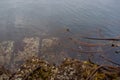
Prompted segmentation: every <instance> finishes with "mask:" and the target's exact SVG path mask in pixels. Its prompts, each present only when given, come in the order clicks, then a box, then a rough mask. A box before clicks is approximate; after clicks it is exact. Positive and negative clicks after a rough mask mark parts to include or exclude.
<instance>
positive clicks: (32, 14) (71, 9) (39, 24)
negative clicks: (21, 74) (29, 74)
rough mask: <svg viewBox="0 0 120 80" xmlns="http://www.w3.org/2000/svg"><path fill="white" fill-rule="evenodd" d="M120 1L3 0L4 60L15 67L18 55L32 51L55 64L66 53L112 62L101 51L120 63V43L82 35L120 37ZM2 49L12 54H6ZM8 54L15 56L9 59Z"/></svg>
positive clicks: (0, 5) (0, 16)
mask: <svg viewBox="0 0 120 80" xmlns="http://www.w3.org/2000/svg"><path fill="white" fill-rule="evenodd" d="M119 4H120V1H116V0H36V1H34V0H9V1H8V0H0V40H1V42H0V43H1V44H0V45H1V46H2V47H1V51H0V52H1V58H0V59H1V60H2V61H1V63H2V64H3V65H6V64H7V65H8V64H9V65H8V66H10V67H11V65H12V67H13V66H15V63H21V61H20V60H22V58H21V57H19V56H18V55H21V56H27V55H28V54H29V55H31V53H33V54H32V55H33V56H34V54H37V56H39V57H41V58H43V59H44V58H45V59H47V60H48V61H50V62H52V63H56V64H57V63H60V62H61V61H62V60H63V59H64V58H67V57H70V58H76V59H80V60H88V59H91V60H92V61H93V62H96V63H98V64H103V63H104V64H109V65H110V64H111V63H109V62H107V61H105V60H104V59H102V58H100V55H104V56H105V57H107V58H109V59H111V60H113V61H114V62H117V63H120V61H119V58H120V54H119V53H118V54H116V53H115V51H116V50H119V47H115V48H114V47H111V45H112V43H111V41H100V40H97V41H96V40H89V39H83V38H81V36H88V37H100V38H106V37H107V38H114V37H119V36H120V23H119V22H120V15H119V14H120V5H119ZM6 41H8V42H6ZM9 41H10V42H9ZM118 43H119V42H118ZM37 44H38V45H37ZM90 44H106V45H107V46H99V45H97V46H96V47H93V46H88V45H90ZM6 46H7V47H6ZM10 46H11V47H10ZM29 46H30V47H29ZM9 47H10V48H9ZM29 50H31V51H29ZM2 51H3V54H7V53H10V54H12V55H7V56H6V55H5V56H6V57H3V54H2ZM5 51H10V52H5ZM99 51H100V52H99ZM101 51H102V52H101ZM25 52H26V53H28V54H25ZM22 53H23V54H22ZM29 55H28V57H29ZM8 56H11V57H13V58H12V59H11V58H10V59H8V60H10V62H7V63H6V62H5V61H4V60H5V59H7V57H8ZM35 56H36V55H35ZM16 58H20V59H19V60H16ZM24 58H26V57H24ZM15 60H16V61H15ZM13 62H14V64H13Z"/></svg>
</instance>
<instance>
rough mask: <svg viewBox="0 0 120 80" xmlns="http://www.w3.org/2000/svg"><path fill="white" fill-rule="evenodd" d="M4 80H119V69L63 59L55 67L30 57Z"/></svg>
mask: <svg viewBox="0 0 120 80" xmlns="http://www.w3.org/2000/svg"><path fill="white" fill-rule="evenodd" d="M3 73H4V71H3ZM4 74H6V73H4ZM0 77H2V75H0ZM1 80H4V79H2V78H1ZM6 80H120V67H115V66H105V65H97V64H94V63H92V62H90V61H79V60H77V59H65V60H64V61H63V62H62V63H61V64H60V65H59V66H55V65H52V64H49V63H48V62H47V61H45V60H41V59H39V58H36V57H32V58H30V59H29V60H27V61H26V62H25V63H24V64H23V65H21V67H20V68H19V69H18V70H17V71H16V72H15V73H14V74H10V76H8V77H7V79H6Z"/></svg>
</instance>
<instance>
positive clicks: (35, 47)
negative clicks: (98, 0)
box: [15, 37, 40, 61]
mask: <svg viewBox="0 0 120 80" xmlns="http://www.w3.org/2000/svg"><path fill="white" fill-rule="evenodd" d="M39 40H40V39H39V38H38V37H30V38H24V39H23V42H22V43H23V44H24V46H23V51H18V53H17V54H18V55H17V56H16V58H15V61H21V60H27V59H28V58H30V57H33V56H36V57H37V56H38V52H39Z"/></svg>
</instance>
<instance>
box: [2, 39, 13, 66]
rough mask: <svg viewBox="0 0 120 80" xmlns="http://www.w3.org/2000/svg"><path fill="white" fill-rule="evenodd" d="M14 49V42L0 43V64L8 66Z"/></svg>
mask: <svg viewBox="0 0 120 80" xmlns="http://www.w3.org/2000/svg"><path fill="white" fill-rule="evenodd" d="M13 48H14V41H3V42H0V64H1V65H9V64H10V61H11V58H12V53H13Z"/></svg>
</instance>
